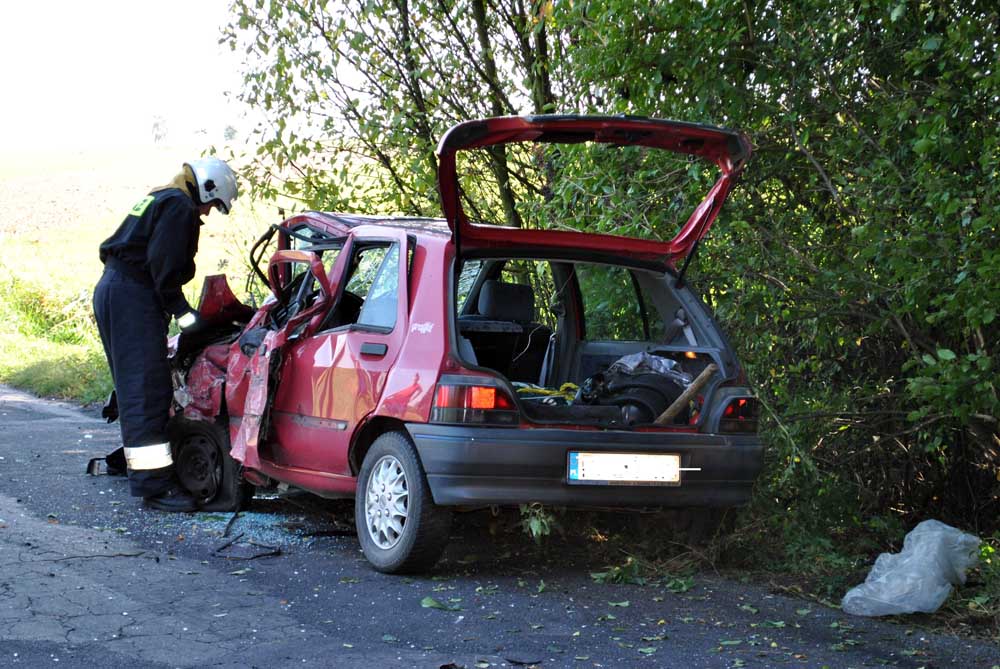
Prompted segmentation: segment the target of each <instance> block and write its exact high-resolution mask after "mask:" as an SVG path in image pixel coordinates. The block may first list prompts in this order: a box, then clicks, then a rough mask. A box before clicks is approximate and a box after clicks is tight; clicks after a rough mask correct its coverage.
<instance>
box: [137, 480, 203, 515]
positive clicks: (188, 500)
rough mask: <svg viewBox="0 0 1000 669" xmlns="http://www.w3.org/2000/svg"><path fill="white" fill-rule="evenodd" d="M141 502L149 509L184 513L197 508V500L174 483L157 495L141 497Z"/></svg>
mask: <svg viewBox="0 0 1000 669" xmlns="http://www.w3.org/2000/svg"><path fill="white" fill-rule="evenodd" d="M143 502H144V503H145V505H146V506H147V507H149V508H150V509H156V510H158V511H178V512H181V513H186V512H190V511H197V510H198V501H197V500H195V498H194V497H192V496H191V495H189V494H188V492H187V491H186V490H184V488H182V487H180V486H179V485H174V486H173V487H172V488H170V489H169V490H167V491H166V492H161V493H160V494H159V495H153V496H152V497H146V498H144V499H143Z"/></svg>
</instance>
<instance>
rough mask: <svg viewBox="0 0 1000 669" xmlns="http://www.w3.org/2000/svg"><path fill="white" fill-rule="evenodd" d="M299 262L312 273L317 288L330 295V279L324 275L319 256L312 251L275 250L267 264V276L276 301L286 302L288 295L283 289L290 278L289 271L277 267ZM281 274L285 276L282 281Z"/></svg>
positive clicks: (324, 271)
mask: <svg viewBox="0 0 1000 669" xmlns="http://www.w3.org/2000/svg"><path fill="white" fill-rule="evenodd" d="M296 263H301V264H304V265H307V266H308V268H309V272H310V273H311V274H312V276H313V278H314V279H316V283H318V284H319V288H320V290H321V291H323V294H324V295H330V294H331V292H332V291H331V290H330V280H329V279H328V278H327V276H326V270H324V269H323V262H322V261H321V260H320V259H319V256H318V255H316V254H315V253H313V252H312V251H294V250H291V249H289V250H285V251H276V252H275V254H274V255H273V256H271V262H270V264H269V266H268V270H267V273H268V276H269V277H270V279H271V292H272V293H273V294H274V297H275V299H277V300H278V302H281V303H283V302H287V301H288V300H287V298H288V295H286V294H285V289H286V288H287V285H286V284H287V283H288V282H289V281H291V279H292V273H291V272H281V271H279V269H280V268H281V266H282V265H287V264H296ZM282 275H284V276H285V277H287V278H286V279H285V280H284V283H282Z"/></svg>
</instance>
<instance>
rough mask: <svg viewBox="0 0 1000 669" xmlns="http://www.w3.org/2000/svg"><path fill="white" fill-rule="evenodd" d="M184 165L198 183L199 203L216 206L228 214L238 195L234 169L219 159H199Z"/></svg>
mask: <svg viewBox="0 0 1000 669" xmlns="http://www.w3.org/2000/svg"><path fill="white" fill-rule="evenodd" d="M184 164H185V165H187V166H188V167H190V168H191V171H192V172H194V178H195V181H197V182H198V200H199V202H201V204H214V205H216V206H217V207H218V208H219V211H221V212H222V213H223V214H228V213H229V210H230V208H232V206H233V200H235V199H236V197H237V195H238V193H237V191H236V174H234V173H233V170H232V168H230V167H229V165H227V164H226V163H225V161H222V160H219V159H218V158H198V159H197V160H192V161H191V162H189V163H184Z"/></svg>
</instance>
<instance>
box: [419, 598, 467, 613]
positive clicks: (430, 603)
mask: <svg viewBox="0 0 1000 669" xmlns="http://www.w3.org/2000/svg"><path fill="white" fill-rule="evenodd" d="M420 606H422V607H424V608H425V609H441V610H442V611H460V610H461V609H462V607H460V606H448V605H447V604H444V603H442V602H439V601H438V600H436V599H434V598H433V597H424V598H423V599H421V600H420Z"/></svg>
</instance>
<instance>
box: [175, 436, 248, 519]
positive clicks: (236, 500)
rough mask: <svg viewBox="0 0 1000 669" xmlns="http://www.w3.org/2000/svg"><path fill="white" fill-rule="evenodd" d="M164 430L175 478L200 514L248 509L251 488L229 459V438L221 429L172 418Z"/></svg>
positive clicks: (230, 458)
mask: <svg viewBox="0 0 1000 669" xmlns="http://www.w3.org/2000/svg"><path fill="white" fill-rule="evenodd" d="M168 429H169V432H170V445H171V451H172V452H173V457H174V468H175V470H176V472H177V478H178V479H179V480H180V483H181V485H182V486H183V487H184V488H185V489H186V490H187V491H188V492H190V493H191V495H193V496H194V497H195V499H197V500H198V503H199V506H200V508H201V510H203V511H238V510H240V509H245V508H247V507H248V506H249V505H250V500H251V499H252V498H253V486H252V485H251V484H250V483H248V482H247V481H244V480H243V476H242V474H241V467H240V464H239V463H238V462H236V461H235V460H233V458H232V456H231V455H229V434H228V433H227V431H226V430H225V429H224V428H223V427H222V426H220V425H218V424H216V423H209V422H207V421H200V420H187V419H185V418H180V417H175V418H174V419H173V420H172V421H171V422H170V426H169V428H168Z"/></svg>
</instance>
